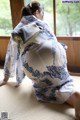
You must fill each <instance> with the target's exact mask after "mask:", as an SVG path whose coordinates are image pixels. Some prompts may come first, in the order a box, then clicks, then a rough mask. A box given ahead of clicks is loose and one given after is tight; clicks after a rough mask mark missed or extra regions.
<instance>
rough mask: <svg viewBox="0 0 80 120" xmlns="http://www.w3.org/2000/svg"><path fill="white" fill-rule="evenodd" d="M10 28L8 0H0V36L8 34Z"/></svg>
mask: <svg viewBox="0 0 80 120" xmlns="http://www.w3.org/2000/svg"><path fill="white" fill-rule="evenodd" d="M11 30H12V20H11V11H10V1H9V0H0V36H10V33H11Z"/></svg>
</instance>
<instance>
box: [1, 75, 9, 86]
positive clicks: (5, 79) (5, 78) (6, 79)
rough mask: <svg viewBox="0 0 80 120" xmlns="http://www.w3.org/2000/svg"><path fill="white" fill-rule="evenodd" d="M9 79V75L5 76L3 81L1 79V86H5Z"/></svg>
mask: <svg viewBox="0 0 80 120" xmlns="http://www.w3.org/2000/svg"><path fill="white" fill-rule="evenodd" d="M8 80H9V77H8V76H6V75H5V76H4V79H3V80H2V81H0V86H3V85H5V84H7V81H8Z"/></svg>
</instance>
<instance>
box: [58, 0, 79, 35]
mask: <svg viewBox="0 0 80 120" xmlns="http://www.w3.org/2000/svg"><path fill="white" fill-rule="evenodd" d="M56 35H57V36H68V37H69V36H71V37H74V36H75V37H76V36H80V4H79V3H63V2H62V0H56Z"/></svg>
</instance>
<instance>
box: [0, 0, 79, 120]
mask: <svg viewBox="0 0 80 120" xmlns="http://www.w3.org/2000/svg"><path fill="white" fill-rule="evenodd" d="M43 16H44V12H43V7H42V6H41V5H40V3H38V2H32V3H31V4H28V5H27V7H24V8H23V10H22V19H21V22H20V23H19V24H18V25H17V26H16V28H15V29H14V30H13V32H12V36H11V40H10V42H9V45H8V51H7V54H6V60H5V65H4V71H5V72H4V75H5V77H4V80H3V81H2V83H1V86H2V85H4V84H6V83H7V81H8V79H9V77H11V76H13V75H14V73H15V72H16V80H17V83H18V85H19V84H20V83H21V82H22V79H23V78H24V76H25V75H27V76H28V77H29V78H30V79H32V81H33V87H34V91H35V95H36V97H37V99H38V100H41V101H46V102H51V103H60V104H62V103H64V102H67V103H68V104H70V105H72V106H73V107H74V108H75V110H76V112H75V113H76V118H77V120H79V119H80V116H79V115H80V111H79V109H80V107H79V103H80V102H79V100H80V93H79V92H76V91H75V90H74V85H73V80H72V78H71V76H70V75H69V72H68V70H67V59H66V51H65V49H64V47H63V46H62V45H61V44H60V43H59V42H58V41H57V39H56V37H55V35H54V34H53V33H52V31H51V30H50V29H49V27H48V25H47V24H46V23H45V22H43V21H42V20H43ZM12 46H14V47H12Z"/></svg>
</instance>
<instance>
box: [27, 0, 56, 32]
mask: <svg viewBox="0 0 80 120" xmlns="http://www.w3.org/2000/svg"><path fill="white" fill-rule="evenodd" d="M31 1H35V0H25V4H29V3H30V2H31ZM37 1H39V2H40V3H41V4H42V5H43V6H44V21H45V22H47V23H48V24H49V26H50V27H51V28H52V30H53V24H54V23H53V0H37Z"/></svg>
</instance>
